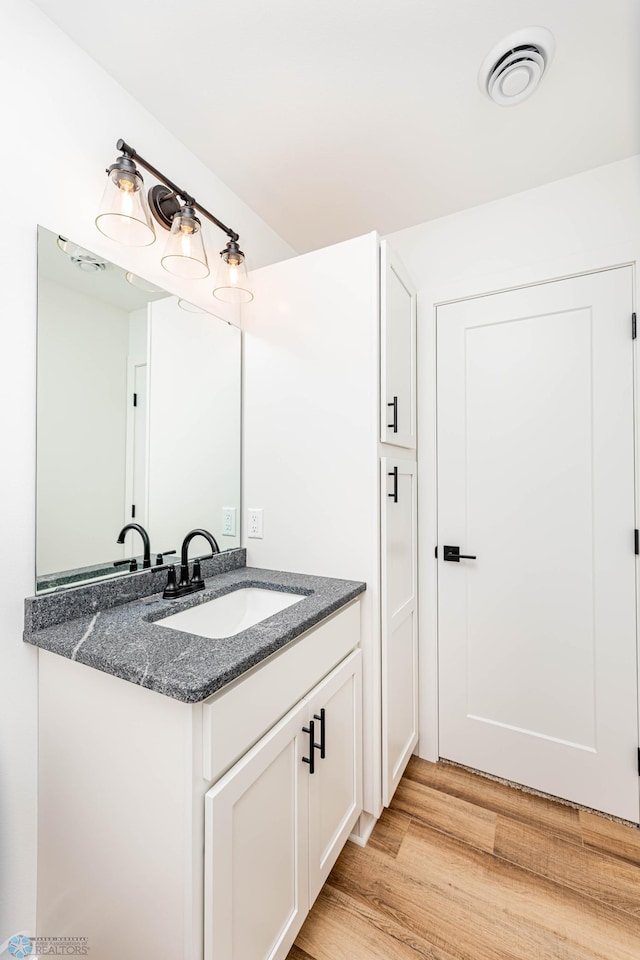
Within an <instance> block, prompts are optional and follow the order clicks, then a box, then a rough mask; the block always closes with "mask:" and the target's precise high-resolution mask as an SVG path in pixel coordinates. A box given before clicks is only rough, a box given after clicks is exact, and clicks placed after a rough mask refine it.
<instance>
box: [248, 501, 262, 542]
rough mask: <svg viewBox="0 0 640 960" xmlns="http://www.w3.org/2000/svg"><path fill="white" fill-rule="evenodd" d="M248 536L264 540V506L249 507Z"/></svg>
mask: <svg viewBox="0 0 640 960" xmlns="http://www.w3.org/2000/svg"><path fill="white" fill-rule="evenodd" d="M247 537H249V538H250V539H252V540H262V539H263V537H264V520H263V514H262V507H249V524H248V529H247Z"/></svg>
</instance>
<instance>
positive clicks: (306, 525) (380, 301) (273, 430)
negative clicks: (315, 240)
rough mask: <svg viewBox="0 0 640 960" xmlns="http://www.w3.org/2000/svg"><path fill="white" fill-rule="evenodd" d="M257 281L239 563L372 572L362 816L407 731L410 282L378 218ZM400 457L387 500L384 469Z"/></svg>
mask: <svg viewBox="0 0 640 960" xmlns="http://www.w3.org/2000/svg"><path fill="white" fill-rule="evenodd" d="M252 280H253V283H254V292H255V300H254V301H253V303H252V304H250V305H249V306H248V307H247V308H245V309H244V311H243V330H244V383H243V434H244V450H243V483H244V491H243V503H244V505H245V508H247V509H249V508H253V507H259V508H262V509H263V511H264V537H263V538H262V539H249V538H247V539H245V545H246V547H247V549H248V562H249V563H250V564H251V565H254V566H265V567H275V568H277V569H285V570H286V569H293V570H300V571H303V572H307V573H316V574H326V575H331V576H337V577H345V578H346V579H352V578H353V579H359V580H365V581H366V583H367V592H366V594H365V595H364V597H363V601H362V650H363V690H362V697H363V748H364V810H365V811H366V813H367V814H369V820H370V822H371V821H372V819H373V818H375V817H378V816H379V814H380V812H381V809H382V805H383V803H388V802H389V800H390V798H391V796H392V794H393V791H394V789H395V787H396V785H397V782H398V780H399V778H400V776H401V774H402V771H403V769H404V766H405V765H406V762H407V760H408V759H409V756H410V755H411V752H412V751H413V750H414V748H415V746H416V743H417V731H418V703H417V694H416V691H417V604H416V579H417V575H416V569H417V548H416V499H415V489H416V473H415V471H416V467H415V460H416V412H415V410H416V404H415V400H416V357H415V349H416V312H415V293H414V291H413V289H412V286H411V282H410V280H409V278H408V277H407V275H406V272H405V271H404V269H403V267H402V264H401V263H400V262H399V261H398V259H397V257H396V256H395V255H394V253H393V251H392V250H391V249H390V248H389V247H388V246H387V245H386V244H385V243H384V242H382V243H381V241H380V238H379V237H378V236H377V234H375V233H372V234H368V235H366V236H364V237H358V238H356V239H355V240H349V241H347V242H345V243H340V244H336V245H334V246H332V247H327V248H325V249H322V250H317V251H314V252H313V253H309V254H305V255H303V256H300V257H295V258H293V259H291V260H287V261H284V262H282V263H277V264H274V265H272V266H269V267H265V268H263V269H261V270H257V271H254V272H253V273H252ZM383 461H388V463H386V464H385V467H384V468H383ZM391 461H392V462H391ZM396 463H397V464H398V465H399V466H398V470H399V473H398V498H397V501H395V500H394V501H393V502H392V499H391V498H390V497H389V496H388V493H390V492H392V479H391V478H390V477H388V476H387V475H386V473H387V472H388V471H391V470H392V467H393V466H394V465H395V464H396ZM387 466H388V471H387V469H386V468H387ZM245 528H246V524H245ZM369 825H370V823H369ZM361 830H362V832H363V833H364V832H365V826H364V822H363V824H361Z"/></svg>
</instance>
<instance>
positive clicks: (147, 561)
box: [116, 523, 151, 570]
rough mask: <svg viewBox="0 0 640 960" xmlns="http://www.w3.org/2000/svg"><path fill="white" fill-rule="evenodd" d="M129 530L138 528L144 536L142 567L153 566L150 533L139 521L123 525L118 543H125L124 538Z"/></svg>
mask: <svg viewBox="0 0 640 960" xmlns="http://www.w3.org/2000/svg"><path fill="white" fill-rule="evenodd" d="M129 530H136V531H137V532H138V533H139V534H140V536H141V537H142V543H143V545H144V560H143V561H142V567H143V569H145V570H146V568H147V567H150V566H151V541H150V540H149V534H148V533H147V531H146V530H145V528H144V527H141V526H140V524H139V523H128V524H127V525H126V527H123V528H122V530H121V531H120V533H119V534H118V539H117V540H116V543H124V538H125V536H126V535H127V533H128V531H129Z"/></svg>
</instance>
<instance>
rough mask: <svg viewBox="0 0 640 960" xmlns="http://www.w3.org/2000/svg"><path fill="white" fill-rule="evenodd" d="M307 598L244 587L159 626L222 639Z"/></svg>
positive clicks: (174, 615)
mask: <svg viewBox="0 0 640 960" xmlns="http://www.w3.org/2000/svg"><path fill="white" fill-rule="evenodd" d="M304 599H305V598H304V596H300V594H299V593H280V592H279V591H277V590H263V589H262V588H261V587H243V588H241V589H240V590H233V591H232V592H231V593H225V594H224V595H223V596H221V597H215V598H214V599H213V600H207V601H205V602H204V603H200V604H198V605H197V606H195V607H190V608H189V609H188V610H183V611H182V612H181V613H173V614H171V616H169V617H163V619H162V620H156V621H155V622H156V624H157V625H158V626H160V627H171V629H172V630H182V631H184V632H185V633H194V634H196V635H197V636H200V637H209V638H210V639H211V640H219V639H221V638H223V637H233V636H235V634H236V633H240V632H241V631H242V630H247V629H248V628H249V627H254V626H255V625H256V624H257V623H260V622H261V621H262V620H266V619H267V617H272V616H273V614H274V613H279V611H280V610H285V609H286V608H287V607H290V606H292V605H293V604H294V603H298V602H299V601H300V600H304Z"/></svg>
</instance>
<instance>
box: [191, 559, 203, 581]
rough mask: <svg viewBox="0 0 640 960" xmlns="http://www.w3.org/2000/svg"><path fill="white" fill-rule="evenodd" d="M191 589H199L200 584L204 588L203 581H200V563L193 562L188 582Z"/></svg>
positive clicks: (197, 561)
mask: <svg viewBox="0 0 640 960" xmlns="http://www.w3.org/2000/svg"><path fill="white" fill-rule="evenodd" d="M189 582H190V583H191V586H192V587H199V586H200V584H202V585H203V586H204V580H203V579H202V570H201V569H200V561H199V560H194V561H193V576H192V577H191V580H190V581H189Z"/></svg>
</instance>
